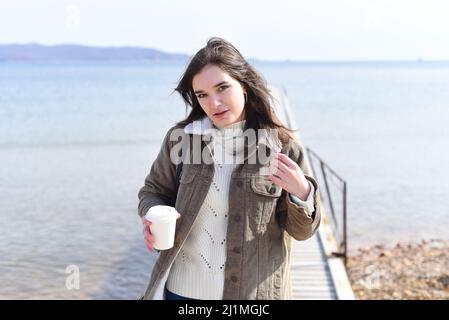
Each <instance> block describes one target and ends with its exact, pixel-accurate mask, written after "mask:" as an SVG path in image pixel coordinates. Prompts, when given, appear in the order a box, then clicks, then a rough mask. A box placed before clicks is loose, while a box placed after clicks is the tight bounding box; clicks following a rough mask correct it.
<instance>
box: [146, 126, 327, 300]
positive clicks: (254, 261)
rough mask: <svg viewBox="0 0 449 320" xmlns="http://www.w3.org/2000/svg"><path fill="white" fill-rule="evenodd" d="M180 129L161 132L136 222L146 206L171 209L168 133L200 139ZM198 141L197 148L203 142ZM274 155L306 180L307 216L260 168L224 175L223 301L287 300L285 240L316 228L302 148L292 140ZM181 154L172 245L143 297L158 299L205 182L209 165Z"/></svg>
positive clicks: (171, 167) (211, 172) (210, 171)
mask: <svg viewBox="0 0 449 320" xmlns="http://www.w3.org/2000/svg"><path fill="white" fill-rule="evenodd" d="M185 129H186V128H182V127H180V126H174V127H172V128H171V129H170V130H169V131H168V132H167V134H166V136H165V138H164V140H163V143H162V147H161V149H160V152H159V154H158V156H157V158H156V160H155V161H154V163H153V164H152V166H151V170H150V173H149V174H148V175H147V177H146V178H145V184H144V186H143V187H142V188H141V189H140V191H139V194H138V198H139V206H138V213H139V215H140V216H141V217H143V216H144V215H145V214H146V212H147V211H148V209H149V208H151V207H153V206H156V205H170V202H171V198H172V196H173V195H174V189H175V187H174V186H175V175H176V165H175V163H173V162H172V161H171V157H170V156H171V151H172V148H173V147H174V146H175V145H176V144H177V143H178V142H177V141H179V140H177V141H172V140H173V139H172V138H171V135H172V133H174V131H175V130H176V132H177V133H179V132H182V135H183V136H182V137H181V141H184V142H185V141H190V142H191V141H192V138H193V137H195V136H197V137H196V138H201V137H200V136H201V134H195V132H194V133H193V134H190V133H187V131H186V130H185ZM178 139H179V138H178ZM200 144H201V150H204V149H205V148H206V146H205V143H204V142H201V143H200ZM178 146H179V145H178ZM267 148H268V149H270V146H267ZM206 149H207V148H206ZM280 152H282V153H284V154H286V155H288V156H289V157H290V159H292V160H293V161H295V162H296V163H297V164H298V165H299V167H300V168H301V169H302V171H303V172H304V175H305V176H306V179H307V180H308V181H310V182H311V183H312V185H313V187H314V190H313V191H314V194H313V203H314V205H313V212H311V213H309V214H308V213H307V212H306V209H305V207H304V206H302V205H298V204H297V203H295V202H292V201H291V198H290V197H289V196H288V193H287V192H286V191H285V190H283V189H282V188H280V187H279V186H277V185H275V184H273V183H272V182H271V181H270V180H267V179H266V178H264V177H263V176H261V175H260V174H258V173H259V169H260V167H261V166H263V164H261V163H248V161H246V162H245V163H242V164H239V165H238V166H237V167H236V169H235V170H234V171H233V173H232V175H231V182H230V188H229V199H228V201H229V220H228V227H227V239H226V240H227V246H226V264H225V283H224V289H223V299H224V300H231V299H232V300H234V299H241V300H251V299H257V300H262V299H291V285H290V259H291V257H290V250H291V241H292V239H291V238H294V239H296V240H306V239H308V238H310V237H311V236H312V235H313V234H314V233H315V231H316V230H317V229H318V226H319V224H320V217H321V213H320V205H321V202H320V198H319V188H318V185H317V182H316V181H315V179H314V178H312V177H311V176H310V173H309V172H308V170H306V169H305V166H304V161H303V160H304V152H303V146H301V145H300V143H299V142H298V141H297V140H296V139H290V140H289V142H288V144H285V145H282V146H281V148H280ZM188 157H190V162H191V163H188V161H185V162H184V164H183V170H182V174H181V177H180V183H179V189H178V193H177V198H176V203H175V208H176V210H177V211H178V212H179V213H180V214H181V218H179V219H178V220H177V222H176V234H175V241H174V246H173V247H172V248H171V249H169V250H164V251H161V252H160V253H159V257H158V259H157V261H156V264H155V265H154V268H153V270H152V273H151V277H150V280H149V283H148V285H147V287H146V290H145V292H144V295H143V299H163V298H164V290H163V289H164V286H165V282H166V280H167V277H168V273H169V271H170V267H171V265H172V264H173V262H174V260H175V258H176V256H177V254H178V252H179V250H180V249H181V247H182V245H183V243H184V241H185V240H186V238H187V236H188V234H189V232H190V230H191V227H192V225H193V223H194V221H195V218H196V216H197V214H198V212H199V209H200V207H201V205H202V203H203V201H204V199H205V197H206V194H207V192H208V190H209V187H210V185H211V182H212V177H213V175H214V165H213V164H210V163H205V162H203V161H201V163H196V162H194V161H193V159H192V156H191V153H190V155H189V156H188ZM185 159H188V158H184V160H185ZM245 159H246V160H247V158H245Z"/></svg>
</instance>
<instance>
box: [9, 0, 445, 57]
mask: <svg viewBox="0 0 449 320" xmlns="http://www.w3.org/2000/svg"><path fill="white" fill-rule="evenodd" d="M448 33H449V1H446V0H388V1H385V0H307V1H304V0H276V1H274V0H270V1H265V0H254V1H253V0H223V1H212V0H183V1H175V0H70V1H68V0H36V1H33V0H0V44H11V43H29V42H36V43H41V44H47V45H50V44H67V43H71V44H84V45H94V46H142V47H150V48H155V49H159V50H162V51H166V52H172V53H186V54H189V55H191V54H194V53H195V52H197V51H198V50H199V49H200V48H202V47H203V46H204V45H205V44H206V41H207V39H208V38H210V37H212V36H219V37H222V38H224V39H226V40H228V41H230V42H231V43H232V44H234V45H235V46H236V47H237V48H238V49H239V51H240V52H242V54H243V55H244V56H245V57H247V58H257V59H263V60H277V61H279V60H301V61H302V60H305V61H329V60H331V61H336V60H345V61H354V60H416V59H424V60H448V59H449V40H448Z"/></svg>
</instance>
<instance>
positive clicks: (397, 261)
mask: <svg viewBox="0 0 449 320" xmlns="http://www.w3.org/2000/svg"><path fill="white" fill-rule="evenodd" d="M347 271H348V276H349V280H350V282H351V285H352V288H353V290H354V294H355V296H356V298H357V299H363V300H367V299H369V300H371V299H413V300H418V299H419V300H420V299H449V241H447V240H429V241H424V240H423V241H421V242H419V243H410V244H403V243H398V244H396V245H395V246H392V247H389V246H385V245H376V246H371V247H364V248H359V249H358V250H357V252H355V254H353V255H352V256H350V257H349V258H348V263H347Z"/></svg>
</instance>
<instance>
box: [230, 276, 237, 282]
mask: <svg viewBox="0 0 449 320" xmlns="http://www.w3.org/2000/svg"><path fill="white" fill-rule="evenodd" d="M238 280H239V279H238V278H237V276H231V281H232V282H237V281H238Z"/></svg>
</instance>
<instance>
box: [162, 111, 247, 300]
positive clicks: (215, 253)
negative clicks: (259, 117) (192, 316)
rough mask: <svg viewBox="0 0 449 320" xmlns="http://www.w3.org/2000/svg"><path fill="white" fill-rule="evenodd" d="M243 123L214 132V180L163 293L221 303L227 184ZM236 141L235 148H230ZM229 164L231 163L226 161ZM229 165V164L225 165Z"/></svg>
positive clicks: (234, 166)
mask: <svg viewBox="0 0 449 320" xmlns="http://www.w3.org/2000/svg"><path fill="white" fill-rule="evenodd" d="M244 124H245V120H243V121H241V122H237V123H235V124H232V125H230V126H227V127H225V128H223V129H219V130H217V131H216V133H217V134H216V135H214V136H213V140H212V141H213V143H212V144H211V145H210V149H211V151H212V150H213V158H214V176H213V178H212V183H211V186H210V188H209V191H208V193H207V195H206V198H205V200H204V202H203V204H202V206H201V208H200V211H199V212H198V216H197V218H196V220H195V223H194V224H193V226H192V230H191V232H190V234H189V236H188V237H187V239H186V241H185V243H184V245H183V246H182V248H181V251H180V252H179V254H178V256H177V258H176V260H175V262H174V263H173V266H172V268H171V270H170V275H169V277H168V281H167V289H168V290H170V291H172V292H174V293H176V294H178V295H181V296H185V297H189V298H194V299H202V300H203V299H204V300H206V299H207V300H219V299H222V295H223V286H224V268H225V262H226V232H227V226H228V217H229V213H228V209H229V202H228V197H229V184H230V179H231V174H232V172H233V170H234V169H235V168H236V167H237V165H238V163H236V161H232V160H233V159H235V158H234V157H235V156H236V155H234V154H233V152H234V150H235V151H236V152H237V154H239V153H240V152H242V148H240V147H242V146H243V143H242V142H243V135H242V132H243V131H242V130H243V127H244ZM233 141H236V146H237V147H236V148H234V147H232V146H233V143H234V142H233ZM229 160H231V161H229ZM229 162H231V163H229Z"/></svg>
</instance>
